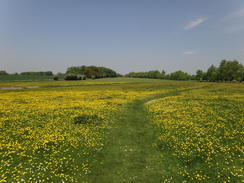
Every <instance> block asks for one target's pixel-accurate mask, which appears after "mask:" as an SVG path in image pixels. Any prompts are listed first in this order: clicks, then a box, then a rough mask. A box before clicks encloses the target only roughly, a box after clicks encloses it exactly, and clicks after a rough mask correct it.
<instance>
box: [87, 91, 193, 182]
mask: <svg viewBox="0 0 244 183" xmlns="http://www.w3.org/2000/svg"><path fill="white" fill-rule="evenodd" d="M191 89H193V88H188V89H183V90H174V91H171V92H168V93H162V94H158V95H154V96H150V97H148V98H145V99H141V100H135V101H133V102H132V103H129V104H128V105H127V106H126V107H125V108H124V110H122V111H121V113H119V114H117V115H118V116H115V117H114V121H113V125H112V128H111V129H110V130H109V131H108V133H109V134H108V136H107V137H108V139H106V142H107V143H106V145H105V146H104V148H103V149H102V150H101V151H99V153H98V155H97V157H96V158H97V159H98V161H97V162H96V165H95V166H94V167H93V168H92V172H91V173H90V178H89V182H92V183H93V182H94V183H96V182H102V183H117V182H131V183H133V182H141V183H156V182H162V181H163V178H162V176H163V175H164V174H165V173H166V172H165V170H164V169H165V167H167V166H168V165H167V164H165V163H163V164H162V161H163V157H161V155H162V152H161V149H160V148H157V147H154V145H153V144H155V142H156V141H157V132H158V130H159V129H157V127H156V126H155V124H154V123H153V122H152V121H150V119H149V118H148V117H149V114H148V111H147V110H146V107H145V105H144V104H145V103H146V102H149V101H151V100H154V99H158V98H164V97H167V96H173V95H179V94H180V93H181V92H184V91H188V90H191ZM168 163H175V162H174V161H173V160H172V161H171V160H169V161H168Z"/></svg>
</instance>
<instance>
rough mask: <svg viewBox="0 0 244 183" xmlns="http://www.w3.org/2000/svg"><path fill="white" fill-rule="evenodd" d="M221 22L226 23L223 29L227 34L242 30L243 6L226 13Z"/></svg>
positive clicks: (243, 20) (243, 21)
mask: <svg viewBox="0 0 244 183" xmlns="http://www.w3.org/2000/svg"><path fill="white" fill-rule="evenodd" d="M221 22H222V23H224V24H226V25H225V27H224V30H225V33H227V34H232V33H235V32H238V31H241V30H244V8H242V9H239V10H236V11H234V12H231V13H229V14H227V15H226V16H225V17H224V18H223V19H222V20H221Z"/></svg>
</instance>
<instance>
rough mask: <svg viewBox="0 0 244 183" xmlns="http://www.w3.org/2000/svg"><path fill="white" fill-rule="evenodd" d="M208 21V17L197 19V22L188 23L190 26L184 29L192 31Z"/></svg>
mask: <svg viewBox="0 0 244 183" xmlns="http://www.w3.org/2000/svg"><path fill="white" fill-rule="evenodd" d="M207 19H208V17H205V18H199V19H197V20H194V21H190V22H188V24H187V25H186V26H185V27H184V29H185V30H188V29H192V28H194V27H196V26H198V25H199V24H201V23H203V22H205V21H206V20H207Z"/></svg>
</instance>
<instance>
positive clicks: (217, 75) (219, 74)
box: [196, 60, 244, 81]
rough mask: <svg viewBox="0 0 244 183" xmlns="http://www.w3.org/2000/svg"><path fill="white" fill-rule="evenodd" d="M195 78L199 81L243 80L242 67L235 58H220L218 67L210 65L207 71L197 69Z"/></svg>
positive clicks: (243, 68)
mask: <svg viewBox="0 0 244 183" xmlns="http://www.w3.org/2000/svg"><path fill="white" fill-rule="evenodd" d="M196 79H197V80H200V81H201V80H203V81H244V67H243V65H242V64H240V63H239V62H238V61H237V60H234V61H227V60H222V61H221V62H220V65H219V67H215V66H214V65H211V66H210V67H209V68H208V70H207V72H203V71H202V70H197V72H196Z"/></svg>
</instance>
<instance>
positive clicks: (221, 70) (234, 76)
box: [125, 60, 244, 81]
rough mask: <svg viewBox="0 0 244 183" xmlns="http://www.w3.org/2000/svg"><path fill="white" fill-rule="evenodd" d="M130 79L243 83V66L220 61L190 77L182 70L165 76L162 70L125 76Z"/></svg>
mask: <svg viewBox="0 0 244 183" xmlns="http://www.w3.org/2000/svg"><path fill="white" fill-rule="evenodd" d="M125 76H126V77H132V78H151V79H170V80H199V81H244V66H243V65H242V64H241V63H239V62H238V61H237V60H234V61H227V60H222V61H221V62H220V65H219V67H216V66H214V65H211V66H210V67H209V68H208V70H207V71H206V72H204V71H202V70H200V69H199V70H197V71H196V75H190V74H188V73H186V72H183V71H182V70H178V71H175V72H172V73H170V74H166V73H165V71H164V70H162V71H161V72H160V71H158V70H152V71H148V72H130V73H128V74H126V75H125Z"/></svg>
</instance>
